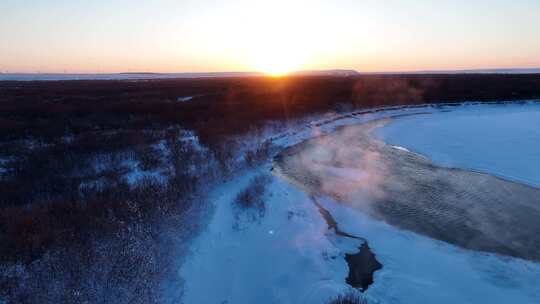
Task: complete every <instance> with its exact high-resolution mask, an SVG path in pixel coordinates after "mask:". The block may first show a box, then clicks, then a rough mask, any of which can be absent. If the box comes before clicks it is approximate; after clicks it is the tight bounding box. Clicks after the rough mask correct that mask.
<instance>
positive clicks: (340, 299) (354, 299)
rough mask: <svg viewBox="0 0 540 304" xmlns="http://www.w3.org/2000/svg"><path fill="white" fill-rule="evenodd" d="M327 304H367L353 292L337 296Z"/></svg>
mask: <svg viewBox="0 0 540 304" xmlns="http://www.w3.org/2000/svg"><path fill="white" fill-rule="evenodd" d="M326 303H327V304H367V303H368V302H367V301H366V299H364V297H362V296H360V295H359V294H357V293H354V292H347V293H344V294H342V295H339V296H337V297H335V298H333V299H331V300H329V301H328V302H326Z"/></svg>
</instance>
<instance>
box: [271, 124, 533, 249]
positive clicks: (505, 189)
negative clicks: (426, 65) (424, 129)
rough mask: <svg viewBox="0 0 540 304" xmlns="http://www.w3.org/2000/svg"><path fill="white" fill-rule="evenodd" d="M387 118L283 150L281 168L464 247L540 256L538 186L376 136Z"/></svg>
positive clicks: (312, 187)
mask: <svg viewBox="0 0 540 304" xmlns="http://www.w3.org/2000/svg"><path fill="white" fill-rule="evenodd" d="M386 122H387V120H380V121H377V122H374V123H371V124H366V125H358V126H351V127H344V128H342V129H340V130H338V131H337V132H336V133H333V134H330V135H327V136H321V137H317V138H314V139H312V140H308V141H306V142H303V143H301V144H299V145H297V146H294V147H291V148H289V149H287V150H285V151H283V152H282V153H281V154H280V155H279V156H278V157H277V158H276V161H275V165H276V168H277V169H278V170H279V171H280V172H281V173H282V174H283V175H285V176H286V177H287V178H289V179H290V180H293V181H294V182H295V183H297V184H299V185H301V186H302V187H304V189H306V191H308V192H309V193H310V194H314V195H328V196H332V197H334V198H336V199H338V201H340V202H342V203H344V204H350V205H352V206H353V207H355V208H358V209H361V210H362V211H364V212H366V213H367V214H369V215H371V216H372V217H375V218H378V219H380V220H383V221H386V222H388V223H389V224H391V225H394V226H397V227H399V228H403V229H407V230H411V231H415V232H417V233H421V234H424V235H427V236H430V237H433V238H436V239H440V240H443V241H446V242H449V243H453V244H456V245H459V246H461V247H464V248H469V249H475V250H482V251H488V252H496V253H500V254H505V255H510V256H514V257H520V258H526V259H532V260H540V252H539V251H538V248H540V238H538V235H540V221H538V218H540V201H539V199H538V198H539V197H540V189H537V188H533V187H529V186H526V185H522V184H518V183H513V182H509V181H506V180H502V179H499V178H496V177H493V176H490V175H487V174H480V173H476V172H470V171H466V170H459V169H449V168H440V167H437V166H435V165H433V164H432V163H431V162H430V161H429V160H427V159H425V158H424V157H422V156H420V155H417V154H414V153H411V152H409V151H407V150H406V149H398V148H395V147H392V146H388V145H386V144H385V143H384V142H381V141H378V140H376V139H373V138H372V137H371V136H370V132H371V131H372V130H374V129H375V128H377V127H379V126H380V125H382V124H384V123H386Z"/></svg>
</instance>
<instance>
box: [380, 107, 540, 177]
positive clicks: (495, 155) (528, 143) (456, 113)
mask: <svg viewBox="0 0 540 304" xmlns="http://www.w3.org/2000/svg"><path fill="white" fill-rule="evenodd" d="M376 134H377V135H378V136H379V137H380V138H382V139H383V140H384V141H385V142H388V143H390V144H393V145H397V146H401V147H404V148H407V149H409V150H411V151H414V152H417V153H419V154H422V155H425V156H427V157H429V158H430V159H431V160H433V161H434V162H435V163H437V164H440V165H443V166H449V167H461V168H469V169H473V170H478V171H482V172H486V173H490V174H494V175H498V176H501V177H504V178H507V179H511V180H517V181H520V182H524V183H528V184H532V185H535V186H537V187H540V104H507V105H489V106H486V105H474V106H464V107H459V108H456V109H454V110H452V111H450V112H437V113H434V114H433V115H414V116H408V117H402V118H399V119H395V120H393V121H392V122H391V123H389V124H387V125H386V126H384V127H382V128H380V129H379V130H377V132H376Z"/></svg>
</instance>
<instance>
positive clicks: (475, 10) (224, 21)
mask: <svg viewBox="0 0 540 304" xmlns="http://www.w3.org/2000/svg"><path fill="white" fill-rule="evenodd" d="M0 12H2V13H1V18H0V71H3V72H6V71H7V72H64V71H66V72H71V73H75V72H89V73H94V72H126V71H149V72H202V71H208V72H211V71H246V70H247V71H269V70H273V69H275V70H276V71H277V70H299V69H327V68H351V69H357V70H359V71H404V70H431V69H471V68H510V67H540V1H539V0H514V1H507V0H504V1H503V0H489V1H488V0H475V1H465V0H454V1H449V0H439V1H435V0H416V1H413V0H409V1H403V0H378V1H375V0H327V1H324V0H312V1H307V0H306V1H302V0H300V1H294V0H289V1H285V0H276V1H248V0H230V1H217V0H186V1H183V0H175V1H173V0H155V1H133V0H131V1H128V0H117V1H114V0H111V1H105V0H93V1H82V0H71V1H68V0H33V1H25V0H1V1H0Z"/></svg>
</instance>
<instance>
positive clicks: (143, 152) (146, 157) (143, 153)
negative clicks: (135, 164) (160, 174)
mask: <svg viewBox="0 0 540 304" xmlns="http://www.w3.org/2000/svg"><path fill="white" fill-rule="evenodd" d="M135 156H136V158H137V159H138V160H139V167H140V168H141V169H142V170H144V171H150V170H155V169H157V168H159V167H160V166H161V164H162V159H161V151H160V150H159V149H157V148H156V147H155V146H153V145H147V146H139V147H137V148H136V149H135Z"/></svg>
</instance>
